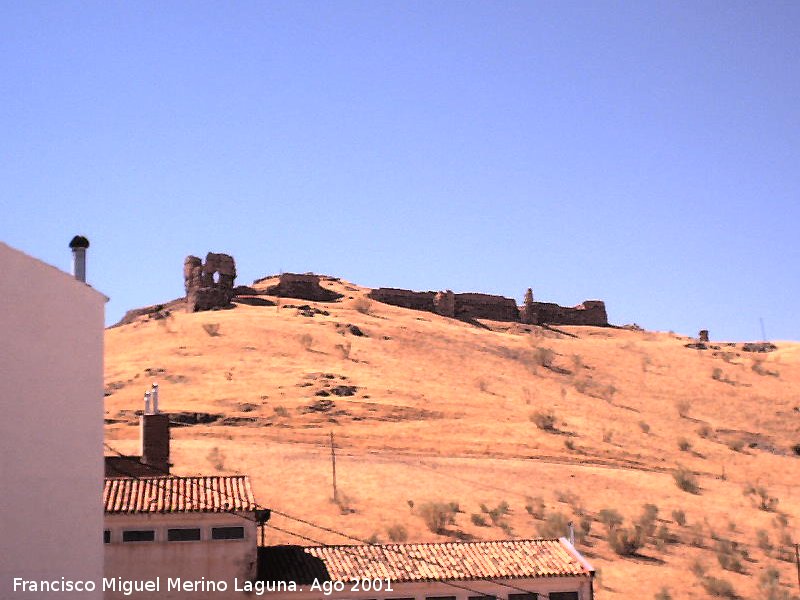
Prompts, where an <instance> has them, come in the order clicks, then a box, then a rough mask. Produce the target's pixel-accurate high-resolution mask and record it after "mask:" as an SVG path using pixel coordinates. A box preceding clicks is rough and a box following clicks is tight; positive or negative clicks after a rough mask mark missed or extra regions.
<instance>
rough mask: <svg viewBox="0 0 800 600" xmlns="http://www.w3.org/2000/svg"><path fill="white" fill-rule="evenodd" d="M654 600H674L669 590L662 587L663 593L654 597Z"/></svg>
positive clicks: (658, 593)
mask: <svg viewBox="0 0 800 600" xmlns="http://www.w3.org/2000/svg"><path fill="white" fill-rule="evenodd" d="M653 600H672V594H670V593H669V588H667V587H662V588H661V591H660V592H657V593H656V595H655V596H653Z"/></svg>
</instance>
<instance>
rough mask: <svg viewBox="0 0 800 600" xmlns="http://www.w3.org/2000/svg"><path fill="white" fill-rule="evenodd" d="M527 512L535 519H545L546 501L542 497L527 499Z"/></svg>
mask: <svg viewBox="0 0 800 600" xmlns="http://www.w3.org/2000/svg"><path fill="white" fill-rule="evenodd" d="M526 500H527V503H526V504H525V511H526V512H527V513H528V514H529V515H530V516H532V517H533V518H534V519H540V520H541V519H544V510H545V508H544V500H543V499H542V497H541V496H534V497H533V498H526Z"/></svg>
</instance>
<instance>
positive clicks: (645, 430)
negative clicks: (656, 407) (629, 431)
mask: <svg viewBox="0 0 800 600" xmlns="http://www.w3.org/2000/svg"><path fill="white" fill-rule="evenodd" d="M639 429H641V430H642V433H650V425H648V424H647V423H645V422H644V421H639Z"/></svg>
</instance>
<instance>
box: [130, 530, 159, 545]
mask: <svg viewBox="0 0 800 600" xmlns="http://www.w3.org/2000/svg"><path fill="white" fill-rule="evenodd" d="M155 539H156V532H155V531H153V530H152V529H129V530H127V531H123V532H122V541H123V542H153V541H155Z"/></svg>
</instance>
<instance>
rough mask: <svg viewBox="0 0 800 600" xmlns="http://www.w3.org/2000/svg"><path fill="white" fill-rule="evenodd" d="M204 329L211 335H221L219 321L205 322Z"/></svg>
mask: <svg viewBox="0 0 800 600" xmlns="http://www.w3.org/2000/svg"><path fill="white" fill-rule="evenodd" d="M203 330H204V331H205V332H206V333H207V334H208V335H210V336H211V337H216V336H218V335H219V323H203Z"/></svg>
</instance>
